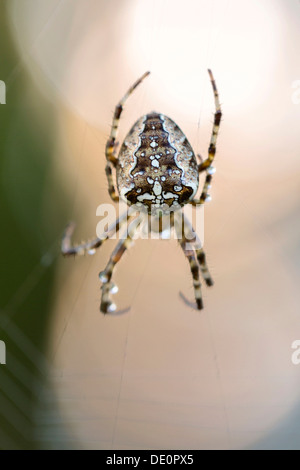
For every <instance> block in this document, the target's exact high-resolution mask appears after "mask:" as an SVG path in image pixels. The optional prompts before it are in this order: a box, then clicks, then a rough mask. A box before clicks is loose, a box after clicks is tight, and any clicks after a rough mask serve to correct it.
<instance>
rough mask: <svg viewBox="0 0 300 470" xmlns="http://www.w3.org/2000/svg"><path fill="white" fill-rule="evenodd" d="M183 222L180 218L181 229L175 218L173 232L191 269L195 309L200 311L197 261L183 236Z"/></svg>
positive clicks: (188, 242) (200, 296)
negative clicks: (174, 231)
mask: <svg viewBox="0 0 300 470" xmlns="http://www.w3.org/2000/svg"><path fill="white" fill-rule="evenodd" d="M185 220H186V219H185V218H184V217H183V216H182V219H181V227H180V225H179V220H178V216H177V218H176V220H175V230H176V234H177V238H178V242H179V245H180V247H181V248H182V251H183V253H184V254H185V256H186V258H187V259H188V262H189V264H190V269H191V273H192V276H193V286H194V292H195V299H196V304H197V308H198V310H202V309H203V300H202V291H201V282H200V276H199V266H198V263H197V259H196V256H195V250H194V248H193V246H192V245H191V242H190V240H188V239H187V238H186V236H185V231H184V221H185Z"/></svg>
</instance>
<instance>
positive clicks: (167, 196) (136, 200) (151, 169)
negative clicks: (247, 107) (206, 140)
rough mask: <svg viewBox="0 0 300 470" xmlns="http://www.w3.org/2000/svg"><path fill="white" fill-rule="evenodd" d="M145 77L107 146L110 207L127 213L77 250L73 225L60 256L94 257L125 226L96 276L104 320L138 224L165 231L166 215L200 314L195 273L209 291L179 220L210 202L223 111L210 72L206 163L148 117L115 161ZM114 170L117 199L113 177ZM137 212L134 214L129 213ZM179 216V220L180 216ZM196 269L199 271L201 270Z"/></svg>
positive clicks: (165, 124)
mask: <svg viewBox="0 0 300 470" xmlns="http://www.w3.org/2000/svg"><path fill="white" fill-rule="evenodd" d="M149 73H150V72H146V73H144V74H143V75H142V76H141V77H140V78H139V79H138V80H137V81H136V82H135V83H134V84H133V85H132V86H131V87H130V88H129V90H128V91H127V93H126V94H125V95H124V96H123V98H122V99H121V100H120V102H119V103H118V104H117V106H116V107H115V111H114V116H113V121H112V127H111V132H110V136H109V139H108V141H107V144H106V150H105V155H106V161H107V163H106V168H105V172H106V176H107V181H108V191H109V194H110V196H111V198H112V200H113V201H114V202H117V201H119V198H121V199H123V200H124V201H125V202H126V203H127V205H128V206H129V208H128V211H127V212H126V213H125V214H123V215H122V216H121V217H119V218H118V219H117V220H116V221H115V222H114V224H113V225H112V226H111V227H109V229H108V230H107V231H106V232H105V233H103V234H102V235H101V236H100V237H97V238H95V239H94V240H92V241H89V242H86V243H82V244H79V245H74V246H73V245H72V243H71V237H72V234H73V231H74V228H75V225H74V224H73V223H71V224H69V225H68V226H67V228H66V230H65V233H64V236H63V239H62V246H61V251H62V254H63V255H64V256H70V255H83V254H85V253H89V254H94V252H95V250H96V248H99V247H100V246H101V245H102V243H103V242H104V241H105V240H107V239H109V238H110V237H111V236H112V235H113V234H115V233H117V232H118V231H119V230H120V228H121V227H122V226H123V225H125V223H129V224H128V225H127V229H126V234H125V237H124V238H123V239H121V240H120V241H119V242H118V244H117V246H116V248H115V249H114V251H113V253H112V254H111V256H110V259H109V261H108V264H107V266H106V268H105V269H104V271H102V272H100V274H99V278H100V280H101V282H102V287H101V290H102V296H101V304H100V310H101V312H103V313H104V314H106V313H110V312H113V311H114V310H115V309H116V305H115V304H114V303H113V302H112V300H111V294H115V293H116V292H117V291H118V289H117V287H116V285H115V284H113V282H112V280H111V279H112V274H113V271H114V268H115V266H116V264H117V263H118V262H119V260H120V259H121V257H122V255H123V254H124V252H125V251H126V249H127V248H128V247H129V245H130V244H131V242H132V239H133V233H134V231H135V230H136V229H137V227H139V226H140V225H141V224H142V222H145V219H146V221H147V220H148V221H149V219H150V218H151V217H154V218H155V219H157V220H158V221H159V229H158V231H159V232H162V230H163V223H162V220H163V218H164V217H165V216H166V215H167V214H168V215H169V217H170V223H171V228H172V229H173V228H175V232H176V234H177V238H178V241H179V244H180V246H181V248H182V250H183V252H184V254H185V256H186V258H187V259H188V261H189V264H190V269H191V273H192V277H193V285H194V292H195V299H196V305H197V308H198V309H199V310H200V309H202V308H203V301H202V293H201V283H200V275H199V272H200V271H201V274H202V276H203V278H204V281H205V283H206V285H207V286H212V285H213V280H212V278H211V275H210V273H209V270H208V267H207V264H206V257H205V253H204V250H203V248H202V245H201V244H200V245H199V243H197V241H199V239H198V240H197V236H196V235H195V234H194V233H193V228H192V226H191V225H190V224H189V222H188V221H187V220H186V217H185V216H184V215H182V214H181V211H180V209H181V208H182V207H183V206H184V205H185V204H192V205H194V206H199V205H202V204H204V203H205V201H207V199H208V197H209V196H208V190H209V188H210V185H211V180H212V175H213V173H214V168H213V167H212V162H213V160H214V157H215V153H216V141H217V136H218V132H219V127H220V122H221V116H222V113H221V107H220V102H219V95H218V91H217V87H216V83H215V80H214V77H213V74H212V71H211V70H208V73H209V77H210V81H211V85H212V89H213V93H214V100H215V108H216V109H215V113H214V122H213V128H212V135H211V139H210V145H209V149H208V157H207V158H206V159H205V160H204V161H203V160H202V159H201V157H200V159H201V161H200V163H197V159H196V157H195V154H194V152H193V149H192V147H191V145H190V143H189V142H188V140H187V138H186V136H185V135H184V133H183V132H182V131H181V129H180V128H179V127H178V126H177V124H176V123H175V122H174V121H172V120H171V119H170V118H169V117H167V116H165V115H164V114H160V113H156V112H151V113H149V114H146V115H144V116H142V117H140V118H139V119H138V120H137V121H136V123H135V124H134V125H133V126H132V128H131V129H130V131H129V133H128V134H127V136H126V137H125V139H124V142H123V144H122V146H121V148H120V151H119V155H118V157H117V156H116V147H117V143H116V136H117V131H118V127H119V121H120V117H121V114H122V111H123V107H124V104H125V102H126V100H127V98H128V97H129V96H130V95H131V93H132V92H133V91H134V90H135V88H136V87H137V86H138V85H139V84H140V83H141V82H142V81H143V80H144V78H146V77H147V76H148V75H149ZM113 169H115V170H116V181H117V189H118V194H117V192H116V189H115V184H114V180H113V176H112V170H113ZM201 172H205V173H206V177H205V181H204V185H203V188H202V192H201V195H200V198H199V199H196V198H195V196H196V193H197V190H198V186H199V174H200V173H201ZM132 208H135V209H137V210H138V211H139V212H138V214H137V213H136V212H134V211H133V210H132ZM179 214H180V215H179ZM199 268H200V269H199Z"/></svg>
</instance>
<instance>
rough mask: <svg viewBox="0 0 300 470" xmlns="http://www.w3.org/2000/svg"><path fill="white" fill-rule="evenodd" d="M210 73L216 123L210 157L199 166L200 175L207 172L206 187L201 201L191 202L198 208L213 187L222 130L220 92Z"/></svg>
mask: <svg viewBox="0 0 300 470" xmlns="http://www.w3.org/2000/svg"><path fill="white" fill-rule="evenodd" d="M208 73H209V77H210V81H211V84H212V88H213V93H214V98H215V107H216V111H215V114H214V123H213V129H212V135H211V139H210V144H209V148H208V157H207V159H206V160H204V161H202V162H201V163H200V164H199V165H198V171H199V173H201V172H202V171H206V178H205V181H204V186H203V189H202V193H201V195H200V198H199V199H193V200H192V201H191V202H190V203H191V204H192V205H193V206H197V205H199V204H204V203H205V201H206V200H207V196H208V190H209V188H210V185H211V180H212V175H213V174H214V172H215V169H214V168H213V167H212V166H211V165H212V162H213V160H214V158H215V154H216V143H217V137H218V133H219V128H220V122H221V117H222V111H221V106H220V100H219V93H218V90H217V86H216V83H215V79H214V76H213V74H212V71H211V70H208Z"/></svg>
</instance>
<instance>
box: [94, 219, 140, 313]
mask: <svg viewBox="0 0 300 470" xmlns="http://www.w3.org/2000/svg"><path fill="white" fill-rule="evenodd" d="M143 220H144V217H143V215H139V216H138V217H137V218H135V219H134V220H132V221H131V223H130V224H129V226H128V228H127V231H126V235H125V237H124V239H121V240H120V241H119V243H118V244H117V245H116V247H115V249H114V251H113V252H112V254H111V256H110V258H109V261H108V263H107V265H106V268H105V269H104V270H103V271H101V272H100V274H99V279H100V281H101V282H102V283H103V284H102V287H101V290H102V296H101V304H100V311H101V312H102V313H110V312H114V311H115V310H116V308H117V307H116V305H115V304H114V303H113V302H112V301H111V299H110V294H116V293H117V292H118V287H117V286H116V285H115V284H114V283H113V282H112V281H111V278H112V275H113V271H114V269H115V267H116V265H117V263H118V262H119V261H120V259H121V257H122V255H123V254H124V253H125V251H126V250H127V249H128V248H129V247H130V245H131V244H132V243H133V238H134V234H135V232H136V230H137V229H138V227H139V226H140V224H141V223H142V222H143Z"/></svg>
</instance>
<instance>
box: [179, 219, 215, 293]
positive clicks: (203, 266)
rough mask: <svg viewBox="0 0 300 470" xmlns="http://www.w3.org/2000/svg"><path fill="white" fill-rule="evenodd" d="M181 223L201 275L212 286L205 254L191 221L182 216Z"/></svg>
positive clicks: (212, 282)
mask: <svg viewBox="0 0 300 470" xmlns="http://www.w3.org/2000/svg"><path fill="white" fill-rule="evenodd" d="M182 223H183V224H184V225H183V228H184V230H185V232H184V233H185V236H186V238H187V239H188V240H189V243H191V246H192V247H193V248H194V250H195V253H196V256H197V260H198V263H199V266H200V270H201V274H202V276H203V279H204V281H205V284H206V285H207V286H209V287H210V286H213V285H214V281H213V279H212V277H211V275H210V272H209V269H208V266H207V263H206V255H205V252H204V250H203V248H202V243H201V241H200V239H199V237H198V235H197V234H196V233H195V231H194V229H193V227H192V225H191V223H190V222H189V220H188V219H187V218H186V217H185V216H183V222H182ZM182 230H183V229H182Z"/></svg>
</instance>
